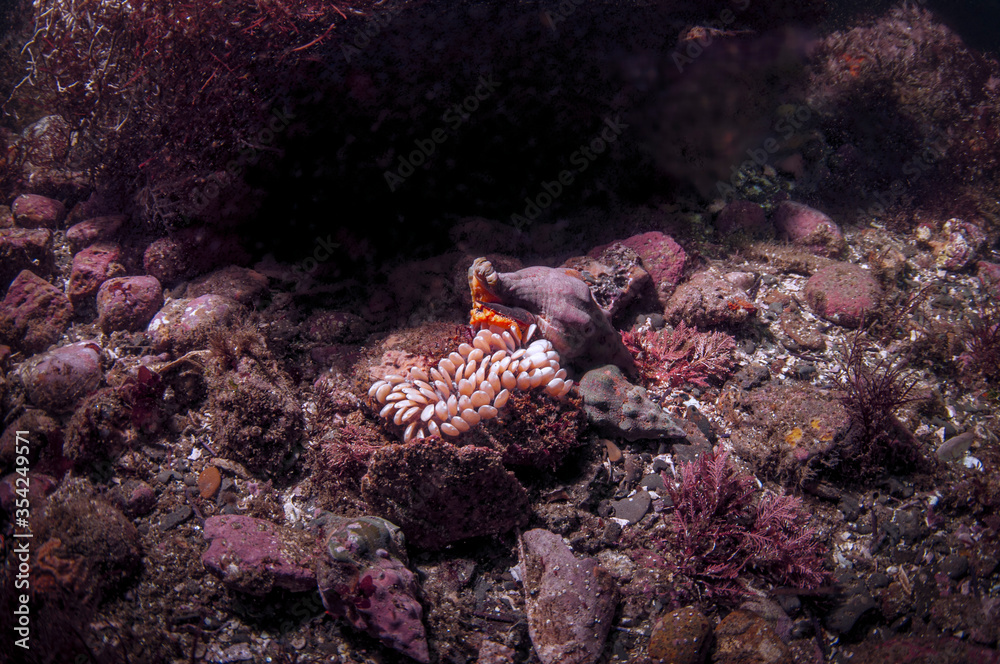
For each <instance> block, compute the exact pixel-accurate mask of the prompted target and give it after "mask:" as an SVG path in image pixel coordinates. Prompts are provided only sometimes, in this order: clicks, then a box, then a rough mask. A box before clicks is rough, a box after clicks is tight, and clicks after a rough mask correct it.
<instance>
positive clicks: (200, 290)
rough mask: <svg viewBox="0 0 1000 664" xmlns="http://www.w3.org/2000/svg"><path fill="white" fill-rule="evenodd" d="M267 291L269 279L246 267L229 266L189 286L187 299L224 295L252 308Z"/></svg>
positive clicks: (185, 294) (186, 294) (194, 281)
mask: <svg viewBox="0 0 1000 664" xmlns="http://www.w3.org/2000/svg"><path fill="white" fill-rule="evenodd" d="M266 291H267V277H265V276H264V275H263V274H261V273H260V272H256V271H254V270H251V269H250V268H246V267H239V266H237V265H228V266H226V267H224V268H222V269H221V270H216V271H215V272H212V273H210V274H206V275H204V276H201V277H198V278H197V279H194V280H192V281H191V283H190V284H188V287H187V290H186V291H185V293H184V296H185V297H199V296H201V295H209V294H211V295H222V296H224V297H228V298H232V299H234V300H236V301H237V302H239V303H240V304H245V305H247V306H251V305H252V304H254V303H255V302H257V301H258V300H260V298H261V296H262V295H263V294H264V293H265V292H266Z"/></svg>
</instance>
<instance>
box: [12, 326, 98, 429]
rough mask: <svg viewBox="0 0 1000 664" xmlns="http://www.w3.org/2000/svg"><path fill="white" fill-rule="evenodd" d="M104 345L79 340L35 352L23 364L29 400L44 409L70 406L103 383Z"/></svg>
mask: <svg viewBox="0 0 1000 664" xmlns="http://www.w3.org/2000/svg"><path fill="white" fill-rule="evenodd" d="M102 377H103V372H102V371H101V347H100V346H98V345H97V344H96V343H94V342H93V341H78V342H77V343H75V344H70V345H68V346H62V347H61V348H56V349H55V350H51V351H49V352H47V353H42V354H41V355H36V356H35V357H33V358H31V359H30V360H28V361H27V362H25V363H24V365H23V366H22V367H21V381H22V382H23V383H24V388H25V390H26V391H27V393H28V400H29V401H31V403H33V404H34V405H36V406H38V407H39V408H42V409H44V410H48V411H52V412H61V411H67V410H71V409H72V407H73V405H74V404H75V403H76V402H77V401H79V400H80V399H81V398H83V397H85V396H86V395H88V394H90V393H91V392H93V391H94V390H95V389H97V386H98V385H99V384H100V383H101V378H102Z"/></svg>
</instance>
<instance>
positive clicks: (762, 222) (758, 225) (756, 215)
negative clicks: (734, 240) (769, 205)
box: [715, 200, 774, 238]
mask: <svg viewBox="0 0 1000 664" xmlns="http://www.w3.org/2000/svg"><path fill="white" fill-rule="evenodd" d="M715 227H716V229H717V230H718V231H719V235H720V236H722V237H723V238H727V237H729V236H730V235H732V234H733V233H740V234H742V235H744V236H746V237H751V238H761V237H770V236H771V235H773V233H774V228H773V227H772V226H771V224H769V223H768V221H767V215H766V214H765V213H764V208H762V207H761V206H760V205H757V204H756V203H754V202H752V201H744V200H739V201H733V202H732V203H730V204H729V205H727V206H726V207H724V208H723V209H722V211H721V212H719V216H718V218H716V220H715Z"/></svg>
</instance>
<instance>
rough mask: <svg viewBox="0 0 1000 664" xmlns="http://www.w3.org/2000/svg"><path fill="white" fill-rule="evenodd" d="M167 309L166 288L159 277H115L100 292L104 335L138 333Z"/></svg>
mask: <svg viewBox="0 0 1000 664" xmlns="http://www.w3.org/2000/svg"><path fill="white" fill-rule="evenodd" d="M162 306H163V288H162V287H161V286H160V282H159V281H158V280H157V279H156V278H155V277H148V276H142V277H115V278H113V279H108V280H107V281H105V282H104V283H103V284H101V287H100V289H98V291H97V314H98V321H97V322H98V324H99V325H100V326H101V329H102V330H104V332H105V333H106V334H107V333H111V332H113V331H116V330H125V331H126V332H138V331H139V330H141V329H142V328H144V327H146V324H147V323H149V319H150V318H152V317H153V314H155V313H156V311H157V310H158V309H159V308H160V307H162Z"/></svg>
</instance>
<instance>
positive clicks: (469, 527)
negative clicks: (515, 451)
mask: <svg viewBox="0 0 1000 664" xmlns="http://www.w3.org/2000/svg"><path fill="white" fill-rule="evenodd" d="M361 488H362V495H363V496H364V498H365V500H366V501H367V502H368V504H369V505H371V507H372V509H373V510H374V511H375V512H376V513H377V514H379V515H380V516H383V517H385V518H386V519H389V520H390V521H392V522H393V523H396V524H399V526H400V527H401V528H402V529H403V532H404V533H406V537H407V539H408V540H409V541H410V542H411V543H412V544H413V545H414V546H417V547H420V548H424V549H439V548H441V547H443V546H445V545H447V544H449V543H451V542H455V541H458V540H461V539H465V538H467V537H476V536H479V535H494V534H499V533H505V532H508V531H510V530H512V529H513V528H515V527H518V526H523V525H524V524H525V523H527V520H528V495H527V493H526V492H525V490H524V488H523V487H522V486H521V484H520V483H519V482H518V481H517V479H516V478H515V477H514V475H513V473H510V472H508V471H507V470H506V469H505V468H504V467H503V464H502V463H501V461H500V455H499V454H498V453H496V452H494V451H493V450H489V449H485V448H481V447H473V446H466V447H461V448H458V447H455V446H453V445H450V444H448V443H444V442H441V441H434V440H431V441H418V442H414V443H409V444H406V445H387V446H385V447H383V448H381V449H379V450H378V451H377V452H375V454H374V455H372V458H371V462H370V464H369V467H368V474H367V475H365V476H364V478H363V479H362V484H361Z"/></svg>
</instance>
